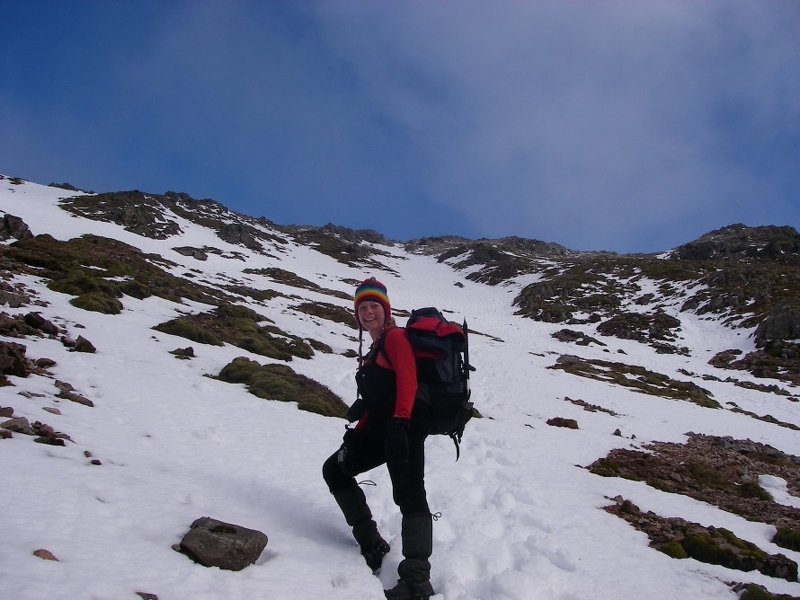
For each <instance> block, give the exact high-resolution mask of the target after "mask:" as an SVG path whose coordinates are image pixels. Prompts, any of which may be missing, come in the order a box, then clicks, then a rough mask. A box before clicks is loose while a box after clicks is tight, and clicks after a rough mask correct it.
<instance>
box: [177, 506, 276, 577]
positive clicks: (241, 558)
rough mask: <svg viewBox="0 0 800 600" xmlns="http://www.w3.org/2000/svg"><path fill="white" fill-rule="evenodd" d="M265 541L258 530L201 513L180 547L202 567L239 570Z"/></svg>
mask: <svg viewBox="0 0 800 600" xmlns="http://www.w3.org/2000/svg"><path fill="white" fill-rule="evenodd" d="M267 541H268V539H267V536H266V534H264V533H261V532H260V531H256V530H254V529H247V528H246V527H241V526H239V525H232V524H230V523H223V522H222V521H217V520H216V519H212V518H211V517H200V518H199V519H197V520H196V521H195V522H194V523H192V525H191V527H190V529H189V532H188V533H187V534H186V535H185V536H183V539H182V540H181V543H180V546H179V549H180V551H181V552H183V553H184V554H186V555H187V556H189V557H190V558H191V559H192V560H194V561H195V562H197V563H199V564H201V565H203V566H205V567H219V568H220V569H227V570H229V571H240V570H242V569H244V568H245V567H246V566H248V565H251V564H253V563H254V562H256V560H258V557H259V556H261V552H263V550H264V548H265V547H266V545H267Z"/></svg>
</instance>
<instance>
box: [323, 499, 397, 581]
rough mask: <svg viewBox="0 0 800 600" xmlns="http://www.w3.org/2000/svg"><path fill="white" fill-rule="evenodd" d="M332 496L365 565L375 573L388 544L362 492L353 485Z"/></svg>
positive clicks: (387, 551)
mask: <svg viewBox="0 0 800 600" xmlns="http://www.w3.org/2000/svg"><path fill="white" fill-rule="evenodd" d="M333 497H334V498H335V499H336V502H337V503H338V504H339V508H341V509H342V513H343V514H344V518H345V520H346V521H347V524H348V525H350V526H351V527H352V528H353V537H354V538H355V539H356V542H358V545H359V547H360V548H361V555H362V556H363V557H364V560H365V561H366V562H367V566H368V567H369V568H370V569H372V572H373V573H377V571H379V570H380V568H381V565H382V564H383V557H384V556H386V555H387V554H388V553H389V544H387V543H386V540H384V539H383V538H382V537H381V534H380V533H378V527H377V525H376V524H375V521H373V520H372V513H371V512H370V510H369V507H368V506H367V499H366V497H365V496H364V492H363V491H361V488H359V487H357V486H355V485H354V486H353V487H352V488H348V489H345V490H341V491H338V492H336V493H335V494H334V495H333Z"/></svg>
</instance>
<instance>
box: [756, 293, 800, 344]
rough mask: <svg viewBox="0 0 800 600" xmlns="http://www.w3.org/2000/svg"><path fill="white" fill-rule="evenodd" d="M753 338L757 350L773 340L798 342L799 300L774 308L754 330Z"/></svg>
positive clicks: (799, 336)
mask: <svg viewBox="0 0 800 600" xmlns="http://www.w3.org/2000/svg"><path fill="white" fill-rule="evenodd" d="M755 338H756V346H757V347H759V348H761V347H763V346H764V345H765V344H766V343H767V342H769V341H773V340H800V300H791V301H786V302H781V303H779V304H778V305H777V306H775V308H774V309H772V311H771V312H770V313H769V315H768V316H767V318H765V319H764V320H763V321H762V322H761V323H760V324H759V326H758V327H757V328H756V332H755Z"/></svg>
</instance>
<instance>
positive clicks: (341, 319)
mask: <svg viewBox="0 0 800 600" xmlns="http://www.w3.org/2000/svg"><path fill="white" fill-rule="evenodd" d="M293 308H294V309H295V310H296V311H299V312H301V313H305V314H307V315H313V316H315V317H319V318H321V319H325V320H327V321H333V322H334V323H342V324H344V325H347V326H349V327H350V328H352V329H357V326H356V319H355V317H354V316H353V311H352V310H348V309H346V308H342V307H341V306H336V305H335V304H328V303H327V302H303V303H302V304H298V305H297V306H295V307H293Z"/></svg>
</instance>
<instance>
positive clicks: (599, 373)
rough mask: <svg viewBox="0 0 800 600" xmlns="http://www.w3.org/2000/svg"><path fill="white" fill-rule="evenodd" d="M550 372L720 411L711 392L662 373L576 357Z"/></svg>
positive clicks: (561, 360)
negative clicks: (557, 370)
mask: <svg viewBox="0 0 800 600" xmlns="http://www.w3.org/2000/svg"><path fill="white" fill-rule="evenodd" d="M548 368H550V369H560V370H563V371H566V372H567V373H571V374H572V375H578V376H579V377H587V378H589V379H596V380H597V381H605V382H608V383H614V384H616V385H621V386H624V387H628V388H631V389H634V390H636V391H638V392H641V393H643V394H650V395H652V396H660V397H662V398H672V399H674V400H686V401H688V402H693V403H695V404H699V405H700V406H703V407H706V408H720V407H721V405H720V404H719V402H717V401H716V400H714V399H713V398H712V394H711V392H710V391H708V390H706V389H704V388H702V387H700V386H698V385H697V384H695V383H693V382H691V381H679V380H676V379H672V378H671V377H668V376H666V375H663V374H661V373H655V372H653V371H649V370H647V369H645V368H644V367H640V366H637V365H627V364H624V363H618V362H610V361H605V360H589V359H582V358H579V357H577V356H561V357H560V358H559V359H558V360H557V361H556V364H555V365H552V366H551V367H548Z"/></svg>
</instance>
